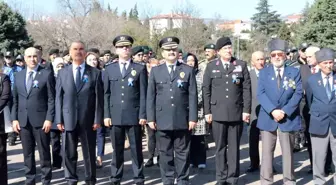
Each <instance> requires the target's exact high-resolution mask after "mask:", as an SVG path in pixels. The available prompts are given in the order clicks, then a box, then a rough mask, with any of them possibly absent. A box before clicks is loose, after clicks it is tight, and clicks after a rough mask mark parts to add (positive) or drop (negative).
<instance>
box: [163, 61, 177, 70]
mask: <svg viewBox="0 0 336 185" xmlns="http://www.w3.org/2000/svg"><path fill="white" fill-rule="evenodd" d="M165 63H166V65H167V67H168V68H169V66H170V65H174V67H175V66H176V64H177V61H175V62H174V64H170V63H168V62H165Z"/></svg>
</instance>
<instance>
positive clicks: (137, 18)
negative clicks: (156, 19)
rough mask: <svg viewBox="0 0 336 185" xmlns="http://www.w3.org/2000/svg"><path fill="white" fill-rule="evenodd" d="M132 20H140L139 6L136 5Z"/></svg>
mask: <svg viewBox="0 0 336 185" xmlns="http://www.w3.org/2000/svg"><path fill="white" fill-rule="evenodd" d="M132 18H133V19H136V20H139V12H138V7H137V4H135V5H134V8H133V11H132Z"/></svg>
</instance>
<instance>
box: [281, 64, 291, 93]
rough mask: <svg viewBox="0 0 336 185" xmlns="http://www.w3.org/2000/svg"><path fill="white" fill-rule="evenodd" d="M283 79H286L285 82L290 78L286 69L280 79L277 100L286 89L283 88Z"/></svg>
mask: <svg viewBox="0 0 336 185" xmlns="http://www.w3.org/2000/svg"><path fill="white" fill-rule="evenodd" d="M285 78H286V80H287V81H288V80H289V78H290V72H289V70H288V69H287V67H285V68H284V72H283V75H282V78H281V83H280V96H279V99H280V98H281V96H282V95H283V93H284V92H285V91H286V89H285V88H283V81H284V79H285ZM288 88H290V87H288Z"/></svg>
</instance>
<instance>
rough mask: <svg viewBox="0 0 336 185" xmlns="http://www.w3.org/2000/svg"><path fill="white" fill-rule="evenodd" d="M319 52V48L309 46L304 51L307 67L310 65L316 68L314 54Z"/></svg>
mask: <svg viewBox="0 0 336 185" xmlns="http://www.w3.org/2000/svg"><path fill="white" fill-rule="evenodd" d="M319 50H320V48H319V47H316V46H309V47H308V48H307V49H306V56H307V62H308V64H309V65H311V66H316V65H317V61H316V58H315V53H316V52H317V51H319Z"/></svg>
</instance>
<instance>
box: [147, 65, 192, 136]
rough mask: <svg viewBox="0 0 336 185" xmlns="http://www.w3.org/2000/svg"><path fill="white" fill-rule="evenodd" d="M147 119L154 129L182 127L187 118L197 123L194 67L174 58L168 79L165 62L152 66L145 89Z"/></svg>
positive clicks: (176, 128)
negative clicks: (171, 71)
mask: <svg viewBox="0 0 336 185" xmlns="http://www.w3.org/2000/svg"><path fill="white" fill-rule="evenodd" d="M147 118H148V122H152V121H154V122H156V124H157V129H158V130H185V129H188V128H189V125H188V123H189V121H194V122H196V123H197V87H196V78H195V72H194V69H193V68H192V67H190V66H188V65H186V64H183V63H181V62H177V64H176V68H175V71H174V77H173V78H172V79H170V75H169V71H168V67H167V65H166V64H165V63H164V64H161V65H159V66H157V67H153V68H152V69H151V72H150V77H149V82H148V91H147Z"/></svg>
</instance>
